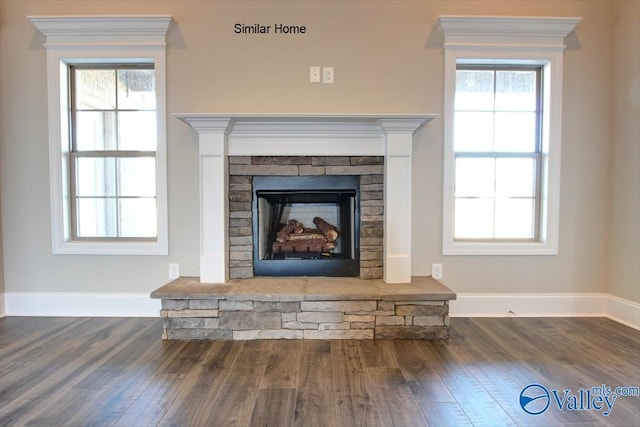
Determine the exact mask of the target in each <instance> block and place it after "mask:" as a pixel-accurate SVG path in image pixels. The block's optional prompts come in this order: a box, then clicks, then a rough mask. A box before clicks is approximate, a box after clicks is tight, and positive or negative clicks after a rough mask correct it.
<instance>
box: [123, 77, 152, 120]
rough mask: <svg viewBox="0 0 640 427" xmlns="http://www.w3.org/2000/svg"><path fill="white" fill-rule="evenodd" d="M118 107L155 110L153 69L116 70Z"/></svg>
mask: <svg viewBox="0 0 640 427" xmlns="http://www.w3.org/2000/svg"><path fill="white" fill-rule="evenodd" d="M118 108H119V109H133V110H155V108H156V92H155V74H154V70H118Z"/></svg>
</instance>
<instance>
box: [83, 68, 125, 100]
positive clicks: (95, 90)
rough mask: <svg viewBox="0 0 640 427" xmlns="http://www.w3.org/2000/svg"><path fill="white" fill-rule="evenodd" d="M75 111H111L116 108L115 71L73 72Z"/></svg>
mask: <svg viewBox="0 0 640 427" xmlns="http://www.w3.org/2000/svg"><path fill="white" fill-rule="evenodd" d="M75 78H76V80H75V91H76V92H75V93H76V109H78V110H111V109H113V108H115V106H116V84H115V83H116V72H115V70H82V69H76V70H75Z"/></svg>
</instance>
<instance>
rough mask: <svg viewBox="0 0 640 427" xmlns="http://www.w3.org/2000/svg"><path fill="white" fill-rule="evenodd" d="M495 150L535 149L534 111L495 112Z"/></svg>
mask: <svg viewBox="0 0 640 427" xmlns="http://www.w3.org/2000/svg"><path fill="white" fill-rule="evenodd" d="M495 151H507V152H527V153H532V152H534V151H536V113H496V126H495Z"/></svg>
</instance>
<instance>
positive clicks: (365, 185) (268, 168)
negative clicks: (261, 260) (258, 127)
mask: <svg viewBox="0 0 640 427" xmlns="http://www.w3.org/2000/svg"><path fill="white" fill-rule="evenodd" d="M383 163H384V157H383V156H367V157H362V156H275V157H265V156H229V276H230V278H231V279H248V278H250V277H253V256H252V255H253V245H254V244H256V237H255V236H253V239H252V230H251V225H252V211H251V202H252V199H251V197H252V190H253V188H252V179H253V177H255V176H285V177H294V176H313V177H317V176H327V175H355V176H359V177H360V205H361V206H360V227H359V229H360V235H359V236H358V239H359V248H360V251H359V257H358V258H359V260H360V274H359V277H360V278H361V279H381V278H382V272H383V259H382V258H383V247H382V241H383V230H384V221H383V218H384V206H383V191H382V189H383V183H384V175H383V174H384V164H383ZM309 224H312V223H309Z"/></svg>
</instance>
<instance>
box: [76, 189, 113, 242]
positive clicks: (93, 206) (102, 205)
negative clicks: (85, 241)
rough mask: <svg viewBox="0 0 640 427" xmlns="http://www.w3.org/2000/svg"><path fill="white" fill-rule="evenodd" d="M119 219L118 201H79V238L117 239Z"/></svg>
mask: <svg viewBox="0 0 640 427" xmlns="http://www.w3.org/2000/svg"><path fill="white" fill-rule="evenodd" d="M117 218H118V217H117V212H116V199H112V198H109V199H101V198H82V199H78V200H77V218H76V220H77V229H78V237H116V236H117V232H118V229H117Z"/></svg>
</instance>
